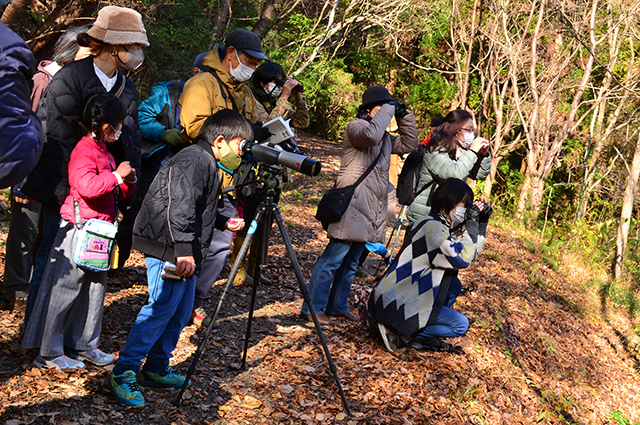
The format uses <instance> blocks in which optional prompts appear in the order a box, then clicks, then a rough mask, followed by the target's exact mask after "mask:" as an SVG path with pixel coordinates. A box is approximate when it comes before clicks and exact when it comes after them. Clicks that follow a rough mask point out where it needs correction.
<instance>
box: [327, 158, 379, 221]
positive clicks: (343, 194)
mask: <svg viewBox="0 0 640 425" xmlns="http://www.w3.org/2000/svg"><path fill="white" fill-rule="evenodd" d="M383 149H384V146H381V147H380V153H379V154H378V157H377V158H376V159H375V161H373V162H372V163H371V165H369V168H367V171H365V172H364V174H363V175H361V176H360V178H359V179H358V180H356V182H355V183H354V184H352V185H349V186H345V187H335V185H334V186H333V187H332V188H331V189H329V190H327V191H326V192H325V194H324V196H322V199H320V203H319V204H318V211H317V212H316V220H318V221H320V223H322V228H323V229H324V230H327V229H328V228H329V224H331V223H335V222H336V221H339V220H340V219H341V218H342V216H343V215H344V213H345V211H346V210H347V207H348V206H349V203H350V202H351V198H352V197H353V193H354V192H355V190H356V187H358V185H359V184H360V183H362V182H363V181H364V179H366V178H367V176H368V175H369V173H370V172H371V170H373V167H375V166H376V164H377V163H378V161H379V160H380V157H381V156H382V151H383Z"/></svg>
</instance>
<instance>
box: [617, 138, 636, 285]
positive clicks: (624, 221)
mask: <svg viewBox="0 0 640 425" xmlns="http://www.w3.org/2000/svg"><path fill="white" fill-rule="evenodd" d="M639 175H640V134H639V135H638V140H637V142H636V151H635V152H634V154H633V161H632V163H631V171H630V172H629V178H628V179H627V186H626V188H625V189H624V196H623V197H622V212H621V213H620V225H619V226H618V238H617V240H616V255H615V257H614V259H613V265H612V271H613V277H614V279H619V278H620V277H621V276H622V262H623V261H624V251H625V249H626V247H627V239H628V237H629V224H630V222H631V213H632V212H633V204H634V200H635V197H636V192H637V191H638V176H639Z"/></svg>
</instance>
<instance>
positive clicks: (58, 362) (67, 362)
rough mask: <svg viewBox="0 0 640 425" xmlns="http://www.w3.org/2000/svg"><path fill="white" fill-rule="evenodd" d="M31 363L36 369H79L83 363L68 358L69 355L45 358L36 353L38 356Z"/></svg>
mask: <svg viewBox="0 0 640 425" xmlns="http://www.w3.org/2000/svg"><path fill="white" fill-rule="evenodd" d="M33 364H34V365H35V366H36V367H37V368H38V369H54V368H55V369H58V370H63V369H79V368H83V367H84V363H82V362H81V361H78V360H73V359H70V358H69V357H67V356H65V355H62V356H58V357H56V358H53V359H45V358H44V357H42V356H40V355H39V354H38V357H36V358H35V360H34V361H33Z"/></svg>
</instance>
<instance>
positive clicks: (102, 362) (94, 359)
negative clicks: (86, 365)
mask: <svg viewBox="0 0 640 425" xmlns="http://www.w3.org/2000/svg"><path fill="white" fill-rule="evenodd" d="M74 357H75V358H76V359H82V360H87V361H89V362H91V363H93V364H94V365H96V366H106V365H108V364H111V363H113V360H114V359H115V357H113V356H112V355H111V354H107V353H105V352H104V351H102V350H100V349H98V348H96V349H95V350H89V351H78V353H77V354H76V355H75V356H74Z"/></svg>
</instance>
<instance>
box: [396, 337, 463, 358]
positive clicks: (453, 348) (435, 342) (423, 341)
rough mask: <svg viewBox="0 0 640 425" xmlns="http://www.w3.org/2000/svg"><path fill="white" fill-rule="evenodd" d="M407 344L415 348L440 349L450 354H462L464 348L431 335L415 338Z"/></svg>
mask: <svg viewBox="0 0 640 425" xmlns="http://www.w3.org/2000/svg"><path fill="white" fill-rule="evenodd" d="M409 344H410V345H411V348H415V349H416V350H425V351H440V352H445V353H452V354H464V350H463V349H462V347H459V346H457V345H453V344H449V343H446V342H444V341H442V340H440V339H438V338H433V337H427V338H416V339H413V340H411V342H410V343H409Z"/></svg>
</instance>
